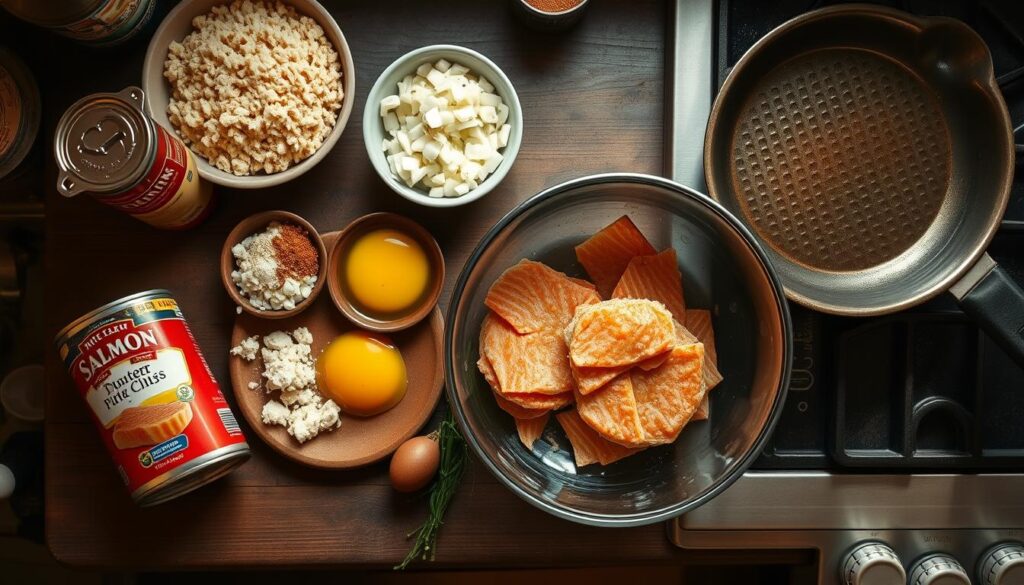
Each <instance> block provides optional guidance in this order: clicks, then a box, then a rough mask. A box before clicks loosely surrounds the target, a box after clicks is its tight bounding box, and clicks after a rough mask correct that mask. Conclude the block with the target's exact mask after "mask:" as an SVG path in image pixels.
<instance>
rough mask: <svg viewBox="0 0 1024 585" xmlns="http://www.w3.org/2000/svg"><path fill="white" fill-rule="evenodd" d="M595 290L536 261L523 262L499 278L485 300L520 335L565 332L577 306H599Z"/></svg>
mask: <svg viewBox="0 0 1024 585" xmlns="http://www.w3.org/2000/svg"><path fill="white" fill-rule="evenodd" d="M600 300H601V297H600V296H599V295H598V294H597V292H595V291H594V289H592V288H590V287H587V286H584V285H582V284H579V283H577V282H575V281H573V279H571V278H569V277H568V276H566V275H564V274H562V273H561V272H558V271H557V270H554V269H553V268H550V267H548V266H546V265H544V264H541V263H540V262H534V261H533V260H521V261H519V263H518V264H516V265H515V266H512V267H511V268H509V269H508V270H506V271H505V272H503V273H502V274H501V276H499V277H498V279H497V280H495V281H494V284H492V285H491V288H490V290H489V291H488V292H487V298H486V300H485V301H484V302H485V303H486V304H487V306H488V307H490V309H491V310H492V311H494V312H495V313H497V314H498V315H499V316H500V317H501V318H502V319H504V320H505V321H507V322H508V323H509V324H510V325H512V328H513V329H515V330H516V332H517V333H521V334H526V333H535V332H537V331H541V330H544V329H557V330H559V331H561V330H562V329H564V328H565V326H566V325H567V324H568V323H569V321H571V320H572V317H573V314H574V313H575V311H576V307H578V306H579V305H581V304H586V303H596V302H598V301H600Z"/></svg>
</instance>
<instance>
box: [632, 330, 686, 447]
mask: <svg viewBox="0 0 1024 585" xmlns="http://www.w3.org/2000/svg"><path fill="white" fill-rule="evenodd" d="M703 362H704V346H703V345H702V344H700V343H695V344H691V345H684V346H677V347H675V348H674V349H673V350H672V351H671V352H670V354H669V357H668V359H667V360H665V363H664V364H662V365H661V367H659V368H657V369H654V370H651V371H649V372H645V371H643V370H640V369H634V370H633V371H632V373H631V375H630V377H631V378H632V381H633V396H634V399H635V400H636V408H637V412H638V415H639V419H640V424H641V427H642V429H643V433H644V437H645V438H646V441H647V444H648V445H664V444H666V443H671V442H672V441H675V440H676V437H678V436H679V431H681V430H682V429H683V427H684V426H685V425H686V423H687V422H689V420H690V417H692V416H693V413H694V412H695V411H696V410H697V407H698V406H699V405H700V402H701V400H703V398H704V383H703V380H702V372H703V367H704V363H703Z"/></svg>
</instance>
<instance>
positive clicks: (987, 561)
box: [978, 542, 1024, 585]
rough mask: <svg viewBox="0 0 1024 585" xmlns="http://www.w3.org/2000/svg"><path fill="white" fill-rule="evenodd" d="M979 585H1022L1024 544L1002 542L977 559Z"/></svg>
mask: <svg viewBox="0 0 1024 585" xmlns="http://www.w3.org/2000/svg"><path fill="white" fill-rule="evenodd" d="M978 584H979V585H1024V544H1022V543H1019V542H1004V543H1001V544H997V545H995V546H993V547H992V548H990V549H988V550H987V551H985V554H983V555H981V558H980V559H978Z"/></svg>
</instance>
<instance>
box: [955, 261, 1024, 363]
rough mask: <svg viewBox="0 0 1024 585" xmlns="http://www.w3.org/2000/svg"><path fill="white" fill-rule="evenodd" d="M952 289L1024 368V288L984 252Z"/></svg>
mask: <svg viewBox="0 0 1024 585" xmlns="http://www.w3.org/2000/svg"><path fill="white" fill-rule="evenodd" d="M949 292H951V293H953V296H954V297H956V300H957V301H958V302H959V303H960V308H962V309H963V310H964V312H965V313H967V314H968V315H970V316H971V317H972V318H973V319H974V320H975V321H977V322H978V324H979V325H980V326H981V328H982V329H984V330H985V332H986V333H988V334H989V335H990V336H991V337H992V340H993V341H995V342H996V343H997V344H999V347H1001V348H1003V350H1004V351H1006V353H1007V354H1008V355H1009V356H1010V357H1011V358H1013V360H1014V361H1016V362H1017V364H1018V365H1020V366H1021V367H1024V289H1021V287H1020V286H1018V285H1017V283H1016V282H1014V280H1013V278H1011V277H1010V275H1009V273H1007V272H1006V271H1005V270H1003V268H1002V267H1001V266H999V265H998V264H996V262H995V260H993V259H992V257H991V256H989V255H988V254H983V255H982V257H981V259H980V260H978V262H977V264H975V265H974V266H973V267H972V268H971V269H970V270H969V271H967V274H965V275H964V276H963V278H961V279H960V281H959V282H957V283H956V284H954V285H953V286H952V287H951V288H950V289H949Z"/></svg>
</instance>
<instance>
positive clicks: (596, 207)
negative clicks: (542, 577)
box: [445, 174, 792, 526]
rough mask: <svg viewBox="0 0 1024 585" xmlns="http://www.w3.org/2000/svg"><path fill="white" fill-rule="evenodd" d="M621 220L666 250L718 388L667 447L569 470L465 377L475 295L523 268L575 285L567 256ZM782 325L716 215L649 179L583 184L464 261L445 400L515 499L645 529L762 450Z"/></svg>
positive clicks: (524, 207) (501, 228)
mask: <svg viewBox="0 0 1024 585" xmlns="http://www.w3.org/2000/svg"><path fill="white" fill-rule="evenodd" d="M624 214H626V215H629V217H630V218H631V219H632V220H633V221H634V222H635V223H636V225H637V226H638V227H639V228H640V230H641V231H642V232H643V233H644V235H646V236H647V238H648V239H650V240H651V243H652V244H654V247H655V248H656V249H658V250H662V249H664V248H666V247H669V246H671V247H673V248H675V250H676V253H677V255H678V257H679V263H680V269H681V270H682V273H683V287H684V291H685V296H686V303H687V306H688V307H693V308H707V309H711V311H712V314H713V322H714V329H715V336H716V347H717V350H718V361H719V369H720V370H721V372H722V374H723V375H724V376H725V380H724V381H723V382H722V383H721V384H719V385H718V386H717V387H715V388H714V389H713V390H712V391H711V393H710V400H711V409H710V412H711V416H710V419H709V420H707V421H698V422H693V423H691V424H689V425H687V426H686V428H684V429H683V432H682V433H681V434H680V436H679V438H678V440H676V442H675V443H673V444H671V445H665V446H660V447H654V448H650V449H647V450H645V451H643V452H641V453H639V454H636V455H633V456H631V457H627V458H626V459H623V460H621V461H619V462H616V463H614V464H612V465H609V466H604V467H602V466H600V465H597V464H595V465H589V466H586V467H582V468H579V469H577V468H576V466H575V464H574V462H573V457H572V450H571V447H570V445H569V441H568V440H567V439H566V438H565V435H564V434H563V433H562V430H561V428H560V427H559V426H558V423H557V422H556V421H555V419H554V417H552V418H551V420H550V421H549V423H548V427H547V428H546V429H545V431H544V434H543V435H542V437H541V438H540V439H539V440H537V442H536V443H535V444H534V446H533V449H532V450H527V449H526V447H525V446H524V445H523V444H522V443H520V441H519V438H518V435H517V434H516V429H515V424H514V423H513V420H512V417H510V416H509V415H508V414H506V413H505V412H504V411H502V410H501V409H500V408H498V405H497V404H496V403H495V401H494V398H493V397H492V393H491V390H490V388H489V387H488V386H487V383H486V382H485V381H484V379H483V376H481V375H480V373H479V372H478V371H477V368H476V360H477V357H478V339H477V337H478V334H479V328H480V323H481V322H482V320H483V318H484V316H485V315H486V313H487V310H488V309H487V307H486V306H485V305H484V298H485V297H486V295H487V290H488V288H489V287H490V286H491V283H493V282H494V280H495V279H497V278H498V276H499V275H500V274H501V273H502V272H503V271H504V270H505V269H506V268H508V267H509V266H512V265H513V264H515V263H516V262H518V261H519V260H521V259H523V258H530V259H533V260H538V261H541V262H544V263H547V264H549V265H550V266H552V267H553V268H555V269H557V270H561V271H563V272H565V273H567V274H569V275H570V276H580V277H586V274H585V273H584V271H583V269H582V267H580V265H579V263H578V262H577V261H576V257H575V254H574V251H573V247H574V246H575V245H577V244H579V243H580V242H582V241H584V240H586V239H587V238H589V237H590V236H591V235H593V234H594V233H595V232H597V231H598V230H600V229H601V228H603V227H605V226H606V225H608V224H610V223H612V222H613V221H615V220H616V219H618V218H619V217H620V216H622V215H624ZM790 329H791V325H790V319H789V312H788V309H787V307H786V303H785V300H784V296H783V292H782V286H781V284H780V283H779V280H778V278H777V277H776V276H775V273H774V272H773V270H772V269H771V267H770V265H769V264H768V260H767V258H766V256H765V253H764V251H763V250H762V249H761V248H760V247H759V246H758V244H757V243H756V242H755V240H754V239H753V237H752V236H751V235H750V233H749V232H748V231H747V229H746V228H745V227H743V225H742V224H740V222H739V221H738V220H736V219H735V218H734V217H733V216H732V215H730V214H729V212H727V211H726V210H725V209H723V208H722V207H721V206H720V205H718V204H717V203H715V202H714V201H712V200H711V199H709V198H708V197H706V196H704V195H701V194H699V193H697V192H696V191H693V190H691V189H688V188H686V187H683V186H681V185H679V184H677V183H673V182H672V181H668V180H665V179H661V178H658V177H652V176H646V175H633V174H608V175H596V176H591V177H584V178H582V179H577V180H574V181H569V182H567V183H563V184H561V185H558V186H555V187H552V188H550V189H547V190H545V191H543V192H541V193H540V194H538V195H536V196H535V197H533V198H531V199H529V200H528V201H526V202H524V203H522V204H521V205H519V206H518V207H516V208H515V209H513V210H512V211H511V212H510V213H509V214H508V215H506V216H505V217H504V218H502V220H501V221H499V222H498V224H497V225H496V226H494V228H492V229H491V230H490V231H489V232H488V233H487V235H485V236H484V238H483V239H482V240H481V242H480V244H479V245H478V246H477V247H476V250H475V251H474V252H473V254H472V255H471V256H470V258H469V260H468V261H467V262H466V266H465V268H464V269H463V271H462V274H460V275H459V279H458V281H457V282H456V284H455V290H454V293H453V296H452V301H451V305H450V307H449V314H448V319H447V327H446V331H445V369H446V376H447V386H448V399H449V402H450V403H451V405H452V409H453V411H454V413H455V416H456V418H457V419H458V421H459V424H460V426H461V428H462V431H463V434H464V435H465V436H466V440H467V441H468V442H469V444H470V445H471V447H472V449H473V451H474V452H475V453H476V455H477V456H478V457H479V458H480V459H481V460H482V461H483V462H484V463H485V464H486V465H487V467H488V468H489V469H490V470H491V472H493V473H494V475H495V476H496V477H497V478H498V479H499V480H500V481H501V482H502V483H504V484H505V485H507V486H508V487H509V488H510V489H511V490H512V491H513V492H515V493H516V494H518V495H519V496H520V497H522V498H523V499H525V500H526V501H528V502H530V503H531V504H533V505H535V506H537V507H538V508H541V509H542V510H545V511H547V512H549V513H552V514H554V515H556V516H560V517H562V518H566V519H569V520H573V521H575V522H581V523H584V524H593V525H600V526H635V525H640V524H649V523H652V522H657V521H660V520H665V519H667V518H671V517H673V516H676V515H678V514H681V513H683V512H686V511H687V510H691V509H693V508H695V507H697V506H699V505H701V504H702V503H704V502H706V501H708V500H710V499H711V498H713V497H714V496H715V495H717V494H718V493H719V492H721V491H722V490H724V489H725V488H726V487H728V486H729V484H731V483H732V482H733V481H734V480H735V479H736V478H738V477H739V476H740V475H741V474H742V473H743V471H744V470H745V469H746V468H747V467H748V466H749V465H750V463H751V462H752V461H753V459H754V458H755V457H756V456H757V454H758V453H759V452H760V451H761V448H762V447H763V444H764V442H765V440H766V439H767V437H768V436H769V434H770V433H771V431H772V429H773V427H774V425H775V421H776V419H777V418H778V415H779V412H780V410H781V407H782V402H783V399H784V395H785V389H786V387H787V385H788V381H789V371H790V355H791V352H792V341H791V340H792V337H791V331H790Z"/></svg>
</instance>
